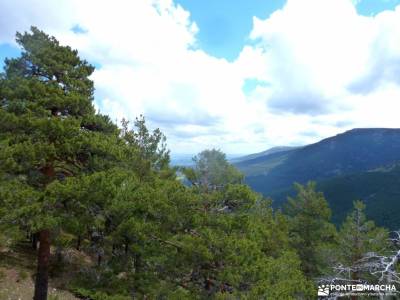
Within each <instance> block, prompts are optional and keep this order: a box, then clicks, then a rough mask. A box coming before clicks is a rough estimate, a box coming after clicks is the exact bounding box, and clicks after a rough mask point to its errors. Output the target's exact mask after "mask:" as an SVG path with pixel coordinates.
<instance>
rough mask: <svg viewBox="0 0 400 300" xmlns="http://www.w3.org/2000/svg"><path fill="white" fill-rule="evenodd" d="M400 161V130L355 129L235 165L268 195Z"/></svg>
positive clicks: (253, 184) (251, 183)
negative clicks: (302, 184) (294, 185)
mask: <svg viewBox="0 0 400 300" xmlns="http://www.w3.org/2000/svg"><path fill="white" fill-rule="evenodd" d="M397 161H400V129H353V130H350V131H347V132H345V133H342V134H339V135H337V136H334V137H330V138H327V139H324V140H322V141H320V142H318V143H315V144H312V145H308V146H304V147H301V148H297V149H292V150H288V151H282V152H278V153H274V154H270V155H266V156H261V157H257V158H255V159H250V160H246V161H241V162H239V163H237V164H235V165H236V166H237V167H238V168H239V169H240V170H242V171H243V172H244V173H245V175H246V181H247V182H248V184H249V185H250V186H252V187H253V188H254V189H255V190H257V191H259V192H262V193H264V194H268V193H271V192H274V191H276V190H279V189H284V188H286V187H288V186H290V185H292V184H293V182H299V183H305V182H307V181H309V180H322V179H327V178H332V177H336V176H341V175H346V174H351V173H357V172H361V171H368V170H371V169H374V168H378V167H380V166H385V165H389V164H393V163H394V162H397Z"/></svg>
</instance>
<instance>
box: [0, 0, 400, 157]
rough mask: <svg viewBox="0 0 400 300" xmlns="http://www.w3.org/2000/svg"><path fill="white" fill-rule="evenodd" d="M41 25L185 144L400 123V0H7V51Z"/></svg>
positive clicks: (1, 7) (122, 98)
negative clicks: (18, 35) (17, 34)
mask: <svg viewBox="0 0 400 300" xmlns="http://www.w3.org/2000/svg"><path fill="white" fill-rule="evenodd" d="M31 25H35V26H37V27H39V28H40V29H42V30H44V31H46V32H47V33H49V34H51V35H54V36H55V37H56V38H57V39H59V40H60V41H61V42H62V43H63V44H69V45H71V46H72V47H73V48H76V49H78V50H79V52H80V54H81V56H82V57H83V58H85V59H87V60H88V61H89V62H90V63H92V64H93V65H95V66H96V71H95V73H94V74H93V76H92V78H93V80H94V82H95V86H96V95H95V98H96V100H95V101H96V106H97V107H98V108H99V109H100V111H101V112H102V113H106V114H109V115H111V116H112V117H113V118H114V119H118V120H120V119H121V118H122V117H125V118H128V119H131V120H133V119H134V118H135V117H136V116H138V115H140V114H144V115H145V116H146V118H147V120H148V122H149V124H150V126H151V127H159V128H160V129H161V130H162V131H163V132H164V133H165V134H166V135H167V138H168V145H169V147H170V148H171V150H172V151H173V153H195V152H198V151H200V150H202V149H204V148H209V147H216V148H220V149H222V150H223V151H225V152H227V153H231V154H235V153H237V154H238V153H241V154H242V153H252V152H257V151H262V150H265V149H267V148H269V147H272V146H278V145H302V144H307V143H311V142H315V141H318V140H319V139H321V138H324V137H328V136H331V135H334V134H337V133H340V132H343V131H345V130H348V129H351V128H354V127H400V117H399V115H400V0H358V1H354V0H353V1H351V0H288V1H284V0H274V1H266V0H246V1H245V0H241V1H232V0H218V1H216V0H174V1H173V0H113V1H110V0H85V1H79V0H57V1H54V0H13V1H8V0H0V60H1V62H2V61H3V60H4V57H13V56H17V55H18V54H19V49H18V47H17V46H16V44H15V42H14V36H15V32H16V31H26V30H28V29H29V27H30V26H31ZM0 68H2V65H0Z"/></svg>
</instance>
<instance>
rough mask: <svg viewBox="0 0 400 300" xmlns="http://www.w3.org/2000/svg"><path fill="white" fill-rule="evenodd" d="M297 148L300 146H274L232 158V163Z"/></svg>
mask: <svg viewBox="0 0 400 300" xmlns="http://www.w3.org/2000/svg"><path fill="white" fill-rule="evenodd" d="M297 148H299V147H289V146H278V147H273V148H270V149H268V150H265V151H262V152H259V153H254V154H249V155H246V156H241V157H236V158H233V159H231V163H233V164H235V163H240V162H242V161H249V160H251V159H255V158H258V157H265V156H267V155H270V154H274V153H279V152H283V151H288V150H294V149H297Z"/></svg>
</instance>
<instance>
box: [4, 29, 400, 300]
mask: <svg viewBox="0 0 400 300" xmlns="http://www.w3.org/2000/svg"><path fill="white" fill-rule="evenodd" d="M16 40H17V42H18V44H19V45H20V46H21V49H22V53H21V56H20V57H18V58H14V59H6V60H5V71H4V73H2V74H1V75H0V249H2V251H18V250H16V249H18V248H16V246H17V245H29V247H31V251H36V252H37V261H36V262H34V261H32V264H34V263H35V264H37V271H36V274H35V275H34V280H35V291H34V299H35V300H43V299H47V294H48V291H47V290H48V282H49V277H51V276H50V274H51V275H52V276H57V275H58V276H60V274H61V276H62V275H63V274H67V273H69V274H70V275H71V274H72V276H70V278H71V280H70V282H68V285H67V286H66V287H65V288H66V289H67V290H69V291H71V292H73V293H74V294H75V295H76V296H77V297H82V298H84V299H95V300H98V299H99V300H100V299H101V300H103V299H105V300H106V299H108V300H117V299H118V300H122V299H315V298H316V293H317V286H318V284H319V283H321V282H353V283H354V282H369V283H390V284H396V285H397V277H396V276H397V273H396V265H394V264H393V265H390V261H391V259H392V258H395V257H396V256H393V255H396V254H393V253H396V251H397V248H396V246H397V245H396V244H393V243H392V242H391V239H390V238H391V237H392V235H391V234H390V233H389V232H388V230H386V229H384V228H380V227H377V226H375V225H374V223H373V222H371V221H368V220H367V219H366V217H365V215H364V209H365V206H364V205H363V203H362V202H360V201H356V202H354V210H353V211H352V212H351V213H350V214H349V215H348V217H347V219H346V220H345V222H344V223H343V224H342V225H341V226H340V227H339V228H336V227H335V226H334V225H333V224H332V223H331V220H330V219H331V210H330V208H329V206H328V204H327V202H326V200H325V198H324V196H323V194H322V193H320V192H318V191H316V189H315V184H314V183H309V184H307V185H305V186H302V185H296V189H297V195H296V196H295V197H293V198H291V199H289V200H288V203H287V205H286V206H285V207H284V208H283V209H282V210H273V209H272V208H271V200H269V199H264V198H263V197H262V196H261V195H260V194H257V193H255V192H254V191H252V190H251V189H250V188H249V187H248V186H247V185H245V184H244V183H243V175H242V174H241V173H240V172H239V171H238V170H237V169H236V168H235V167H233V166H232V165H231V164H229V163H228V161H227V159H226V157H225V154H224V153H222V152H220V151H219V150H215V149H213V150H204V151H203V152H201V153H199V154H198V155H197V156H196V157H195V158H194V167H192V168H180V169H177V168H174V167H171V166H170V164H169V152H168V150H167V146H166V138H165V136H164V135H163V134H162V132H161V131H160V130H159V129H156V130H154V131H150V130H149V129H148V128H147V126H146V123H145V120H144V118H143V117H139V118H138V119H136V121H135V122H134V124H133V126H131V125H130V124H129V122H127V121H122V123H121V124H119V125H120V126H118V124H115V123H114V122H112V121H111V120H110V118H109V117H108V116H106V115H102V114H100V113H99V112H96V110H95V109H94V106H93V92H94V86H93V82H92V81H91V80H90V79H89V76H90V75H91V74H92V72H93V71H94V68H93V67H92V66H91V65H89V64H88V63H87V62H86V61H85V60H82V59H80V58H79V56H78V53H77V51H76V50H72V49H71V48H70V47H68V46H62V45H60V44H59V42H58V41H57V40H56V39H55V38H54V37H50V36H48V35H47V34H45V33H44V32H42V31H40V30H38V29H37V28H35V27H32V28H31V31H30V32H25V33H22V34H21V33H17V38H16ZM133 88H134V87H133ZM178 171H179V172H181V173H182V174H184V175H185V177H186V179H187V180H188V181H189V182H190V184H186V185H185V184H183V183H182V182H181V181H180V180H179V179H178V177H177V175H176V174H177V173H179V172H178ZM392 240H393V239H392ZM394 240H396V239H394ZM71 254H73V255H71ZM71 257H73V259H71ZM67 258H68V259H67ZM377 258H384V259H382V260H381V261H377ZM378 260H379V259H378ZM388 261H389V262H388ZM50 280H51V278H50Z"/></svg>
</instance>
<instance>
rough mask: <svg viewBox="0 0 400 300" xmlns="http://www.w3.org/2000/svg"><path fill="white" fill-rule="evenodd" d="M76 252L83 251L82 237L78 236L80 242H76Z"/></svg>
mask: <svg viewBox="0 0 400 300" xmlns="http://www.w3.org/2000/svg"><path fill="white" fill-rule="evenodd" d="M76 250H78V251H80V250H81V235H80V234H79V235H78V240H77V242H76Z"/></svg>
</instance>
